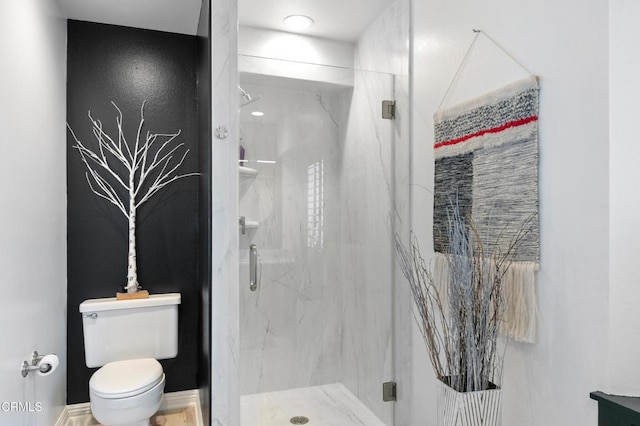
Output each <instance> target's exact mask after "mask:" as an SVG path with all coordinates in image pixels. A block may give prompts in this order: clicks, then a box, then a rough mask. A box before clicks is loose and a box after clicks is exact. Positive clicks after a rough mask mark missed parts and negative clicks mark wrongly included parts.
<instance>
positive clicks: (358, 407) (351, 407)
mask: <svg viewBox="0 0 640 426" xmlns="http://www.w3.org/2000/svg"><path fill="white" fill-rule="evenodd" d="M240 409H241V416H240V417H241V426H285V425H290V424H291V423H290V422H289V420H290V419H291V418H292V417H294V416H304V417H307V418H308V419H309V423H308V425H309V426H352V425H357V426H384V423H382V422H381V421H380V420H379V419H378V418H377V417H376V416H375V415H374V414H373V413H372V412H371V411H370V410H369V409H368V408H367V407H366V406H365V405H364V404H363V403H362V402H360V401H359V400H358V398H356V397H355V396H354V395H353V394H352V393H351V392H350V391H349V390H348V389H347V388H346V387H345V386H343V385H342V384H340V383H336V384H331V385H324V386H313V387H307V388H300V389H289V390H285V391H279V392H267V393H260V394H253V395H245V396H243V397H242V398H241V401H240Z"/></svg>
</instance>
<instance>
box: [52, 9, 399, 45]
mask: <svg viewBox="0 0 640 426" xmlns="http://www.w3.org/2000/svg"><path fill="white" fill-rule="evenodd" d="M58 1H59V3H60V5H61V6H62V7H63V9H64V11H65V13H66V15H67V17H68V18H70V19H77V20H81V21H90V22H101V23H105V24H114V25H123V26H127V27H135V28H145V29H151V30H158V31H167V32H172V33H181V34H192V35H193V34H196V32H197V29H198V18H199V15H200V6H201V0H135V1H132V0H58ZM393 2H394V0H239V1H238V3H239V4H238V8H239V10H238V14H239V17H238V18H239V21H240V25H246V26H251V27H258V28H268V29H273V30H280V31H287V28H286V27H285V26H284V24H283V22H282V20H283V18H284V17H285V16H288V15H295V14H302V15H307V16H310V17H311V18H313V20H314V21H315V24H314V25H313V26H312V27H311V28H309V29H307V30H304V31H302V32H301V33H302V34H307V35H312V36H316V37H323V38H328V39H333V40H341V41H349V42H353V41H355V40H356V39H357V38H358V37H359V36H360V34H361V33H362V32H363V31H364V30H365V28H367V26H368V25H369V24H370V23H371V22H372V21H373V20H374V19H375V18H377V17H378V16H379V15H380V14H381V13H382V12H383V11H384V10H385V9H386V8H387V7H389V6H390V5H391V4H392V3H393Z"/></svg>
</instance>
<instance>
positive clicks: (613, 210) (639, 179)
mask: <svg viewBox="0 0 640 426" xmlns="http://www.w3.org/2000/svg"><path fill="white" fill-rule="evenodd" d="M609 5H610V16H609V25H610V27H609V28H610V40H609V46H610V60H609V61H610V62H609V63H610V66H609V73H610V81H611V85H610V93H609V105H610V106H609V108H610V110H609V117H610V118H609V120H610V137H611V140H610V157H609V167H610V184H611V189H610V191H611V192H610V206H609V208H610V218H609V219H610V236H609V243H610V253H609V262H610V284H609V285H610V291H609V297H610V299H609V306H610V344H609V350H610V360H609V364H610V383H609V386H607V388H606V389H604V390H605V391H606V392H610V393H617V394H628V395H640V366H639V365H638V360H640V337H638V323H640V309H638V301H639V300H640V286H639V285H638V283H640V269H638V259H639V258H640V221H639V220H638V207H640V190H639V183H640V168H639V167H638V159H639V158H640V144H638V132H637V124H636V123H637V121H638V106H637V96H638V93H639V92H640V79H639V76H640V59H639V58H640V54H639V53H638V45H640V28H639V27H638V22H640V4H639V3H638V2H637V1H633V0H610V2H609Z"/></svg>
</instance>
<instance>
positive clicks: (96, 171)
mask: <svg viewBox="0 0 640 426" xmlns="http://www.w3.org/2000/svg"><path fill="white" fill-rule="evenodd" d="M111 104H112V105H113V106H114V108H115V109H116V111H117V113H118V115H117V116H116V124H117V127H118V135H117V136H116V137H111V136H109V135H108V134H107V133H106V132H105V131H104V130H103V127H102V122H101V121H100V120H97V119H94V118H93V117H92V116H91V111H89V113H88V116H89V120H90V121H91V126H92V132H93V135H94V136H95V138H96V140H97V142H98V149H97V150H92V149H90V148H89V147H87V145H85V144H84V143H82V142H81V141H80V140H79V139H78V138H77V137H76V134H75V133H74V131H73V129H71V126H69V124H68V123H67V128H68V129H69V132H70V133H71V135H72V137H73V139H74V141H75V143H76V145H75V146H74V148H76V149H77V150H78V152H79V153H80V157H81V158H82V162H83V163H84V165H85V166H86V168H87V172H86V174H85V175H86V179H87V183H88V184H89V188H91V191H92V192H93V193H94V194H96V195H97V196H98V197H100V198H103V199H105V200H107V201H109V202H110V203H111V204H113V205H114V206H116V207H117V208H118V210H119V211H120V212H121V213H122V214H123V215H124V217H125V218H126V219H127V221H128V224H129V228H128V229H129V255H128V269H127V285H126V286H125V288H126V290H127V292H128V293H135V292H137V291H138V289H139V288H141V287H140V284H139V283H138V272H137V271H138V269H137V261H136V212H137V210H138V208H139V207H140V206H141V205H142V204H144V203H145V202H146V201H148V200H149V199H150V198H151V197H152V196H154V195H155V194H156V193H158V191H160V190H161V189H162V188H164V187H166V186H167V185H169V184H170V183H172V182H175V181H176V180H178V179H182V178H185V177H188V176H197V175H199V173H185V174H179V173H178V172H177V171H178V169H179V168H180V166H181V165H182V163H183V162H184V160H185V158H186V157H187V154H189V150H188V149H184V143H178V144H176V142H175V140H176V138H177V137H178V136H180V130H178V132H177V133H150V132H148V131H147V132H146V134H145V135H143V134H142V133H143V132H142V129H143V126H144V107H145V104H146V101H145V102H143V103H142V106H141V107H140V123H139V124H138V130H137V132H136V138H135V143H134V144H133V146H130V143H129V142H127V140H126V138H125V135H124V131H123V128H122V123H123V117H122V111H121V110H120V108H118V106H117V105H116V104H115V103H113V102H111ZM158 145H159V147H158ZM110 161H111V162H112V163H114V164H115V165H117V166H118V167H117V168H116V167H115V166H114V165H113V164H111V163H110Z"/></svg>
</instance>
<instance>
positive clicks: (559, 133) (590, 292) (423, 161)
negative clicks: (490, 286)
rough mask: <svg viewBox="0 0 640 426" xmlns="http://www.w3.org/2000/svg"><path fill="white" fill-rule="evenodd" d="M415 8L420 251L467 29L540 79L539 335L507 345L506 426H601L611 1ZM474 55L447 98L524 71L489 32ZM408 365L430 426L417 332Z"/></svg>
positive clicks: (425, 2) (430, 402) (417, 4)
mask: <svg viewBox="0 0 640 426" xmlns="http://www.w3.org/2000/svg"><path fill="white" fill-rule="evenodd" d="M413 16H414V32H415V39H414V51H413V55H414V108H415V109H414V120H413V129H414V138H413V140H414V147H413V170H414V183H415V185H414V189H413V197H414V198H413V212H412V214H413V227H414V229H415V231H416V232H417V235H418V236H419V238H420V241H421V243H422V246H423V249H424V250H425V251H427V250H429V249H430V248H431V247H432V242H431V238H432V234H431V224H432V195H431V193H429V192H428V191H426V190H422V189H421V187H422V186H424V187H427V188H433V155H432V144H433V120H432V115H433V113H434V111H435V110H436V109H437V107H438V104H439V103H440V100H441V99H442V97H443V95H444V93H445V91H446V89H447V86H448V85H449V82H450V81H451V79H452V77H453V75H454V74H455V72H456V69H457V68H458V65H459V64H460V63H461V61H462V58H463V56H464V54H465V52H466V49H467V48H468V46H469V44H470V43H471V40H472V38H473V33H472V31H471V30H472V28H480V29H483V30H485V31H487V33H488V34H489V35H491V36H492V37H493V38H494V39H495V40H497V41H498V42H500V43H501V44H502V45H503V46H504V47H505V48H506V49H507V50H508V51H509V52H511V53H512V54H513V55H514V56H516V57H517V58H518V59H519V60H520V61H521V62H522V63H524V64H525V65H526V66H527V67H528V68H530V69H531V70H532V71H533V72H534V73H535V74H537V75H539V76H540V82H541V83H540V84H541V95H540V99H541V104H540V221H541V222H540V229H541V235H540V241H541V269H540V272H539V273H538V275H537V289H538V306H539V312H540V319H539V331H538V343H536V344H535V345H525V344H511V346H510V348H509V350H508V351H507V354H506V365H505V373H504V383H503V385H504V404H503V413H504V416H503V420H504V421H503V424H505V425H518V426H529V425H530V426H540V425H558V426H560V425H569V424H571V425H595V424H596V422H597V420H596V419H597V414H596V404H595V403H594V402H593V401H591V400H590V399H589V392H590V391H593V390H596V389H599V388H602V387H603V386H604V385H605V383H606V380H607V371H606V370H607V369H606V365H607V356H608V354H607V343H608V319H609V316H608V314H609V303H608V300H609V286H608V279H609V250H608V249H609V234H608V228H609V214H608V200H609V158H608V157H609V150H608V130H609V129H608V118H609V116H608V94H607V93H608V49H609V45H608V2H607V1H606V0H596V1H590V2H582V1H579V0H566V1H563V2H554V1H550V0H539V1H536V2H535V3H531V2H528V1H525V0H487V1H483V2H477V1H473V0H450V1H447V2H443V1H439V0H414V13H413ZM636 22H637V21H636ZM476 53H477V54H476V55H474V58H472V60H470V63H469V64H468V66H467V68H466V71H465V72H464V73H463V76H462V79H461V81H460V85H459V86H458V87H457V88H456V90H455V92H454V96H453V97H452V102H455V101H456V100H460V99H464V98H466V97H470V96H474V95H477V94H480V93H483V92H486V91H488V90H491V89H493V88H496V87H499V86H501V85H504V84H506V83H509V82H511V81H513V80H515V79H518V78H520V77H523V76H524V75H526V73H525V72H524V71H522V70H520V69H519V68H518V67H517V66H516V65H513V64H512V63H511V62H510V61H509V60H506V59H504V57H503V56H502V55H500V54H499V51H497V50H496V48H494V47H493V46H492V45H491V44H490V43H487V42H486V40H484V39H481V40H480V41H479V42H478V51H477V52H476ZM635 75H638V73H635ZM636 78H637V77H636ZM627 154H628V153H627ZM636 282H637V281H636ZM636 291H637V290H636ZM612 296H613V295H612ZM414 328H415V327H414ZM636 359H637V358H636ZM413 369H414V393H413V404H412V407H413V409H412V410H413V413H412V417H413V419H412V423H411V424H412V425H425V424H426V425H434V424H435V400H436V399H435V392H434V381H435V380H434V378H433V373H432V369H431V367H430V365H429V361H428V358H427V355H426V351H425V350H424V345H423V343H422V339H421V336H420V334H419V333H418V332H417V331H415V330H414V342H413ZM425 419H426V420H425Z"/></svg>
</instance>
